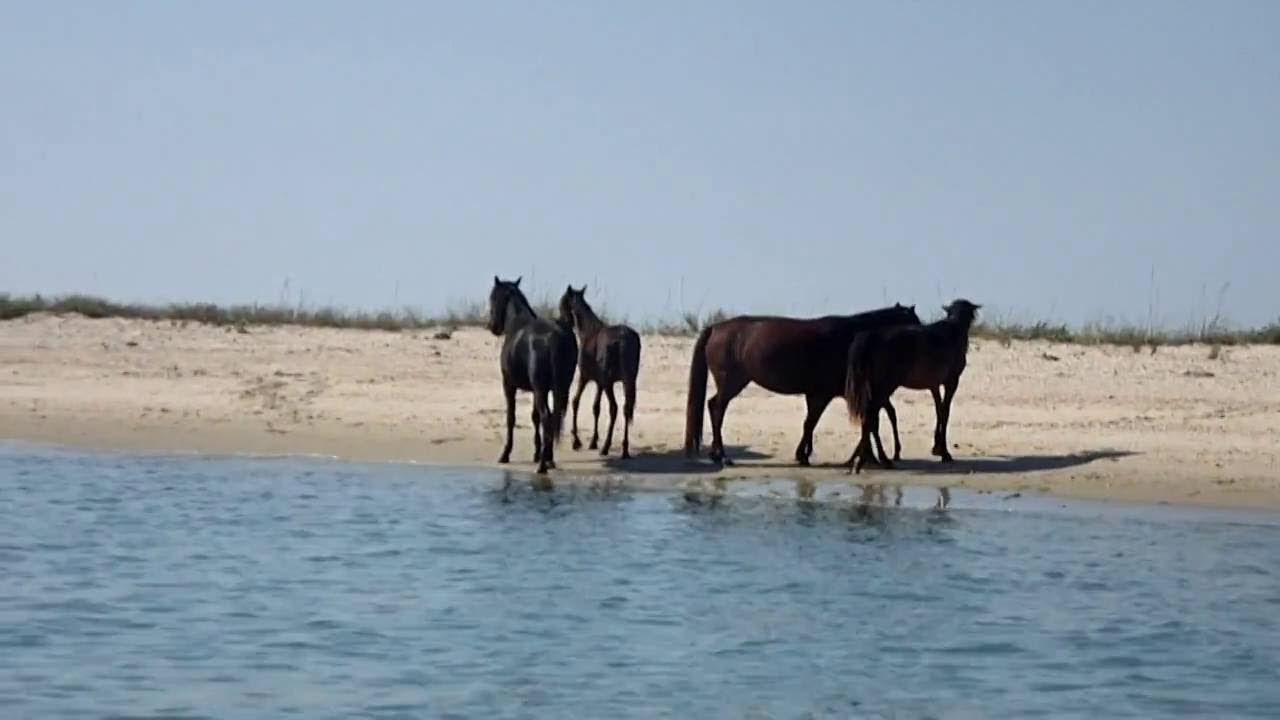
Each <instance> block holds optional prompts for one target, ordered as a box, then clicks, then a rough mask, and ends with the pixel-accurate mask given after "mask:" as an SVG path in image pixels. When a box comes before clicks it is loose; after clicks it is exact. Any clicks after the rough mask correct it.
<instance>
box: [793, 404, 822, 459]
mask: <svg viewBox="0 0 1280 720" xmlns="http://www.w3.org/2000/svg"><path fill="white" fill-rule="evenodd" d="M829 404H831V398H825V399H824V398H823V397H822V396H821V395H805V396H804V406H805V415H804V428H803V429H802V430H801V433H800V444H799V445H797V446H796V462H798V463H800V464H801V465H805V466H807V465H808V464H809V456H810V455H812V454H813V429H814V428H815V427H817V426H818V420H819V419H821V418H822V413H823V412H824V411H825V410H826V409H827V405H829Z"/></svg>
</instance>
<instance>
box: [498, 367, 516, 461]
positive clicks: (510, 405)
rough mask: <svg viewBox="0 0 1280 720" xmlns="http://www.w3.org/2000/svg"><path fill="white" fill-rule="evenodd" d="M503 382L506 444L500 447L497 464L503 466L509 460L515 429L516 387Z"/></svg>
mask: <svg viewBox="0 0 1280 720" xmlns="http://www.w3.org/2000/svg"><path fill="white" fill-rule="evenodd" d="M503 380H504V382H503V383H502V392H503V394H504V395H506V398H507V444H506V445H504V446H503V447H502V455H501V456H500V457H499V458H498V462H499V463H502V464H504V465H505V464H506V463H508V462H510V460H511V443H512V440H513V436H514V435H515V429H516V386H515V383H513V382H511V381H510V380H507V379H506V378H504V379H503Z"/></svg>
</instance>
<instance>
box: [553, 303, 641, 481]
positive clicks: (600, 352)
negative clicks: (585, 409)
mask: <svg viewBox="0 0 1280 720" xmlns="http://www.w3.org/2000/svg"><path fill="white" fill-rule="evenodd" d="M586 295H587V286H586V285H583V286H582V289H581V290H574V289H573V286H572V285H570V286H569V287H567V288H566V289H565V291H564V295H562V296H560V321H561V322H564V323H572V324H573V327H574V329H576V330H577V331H578V341H579V343H578V347H579V351H578V392H577V393H576V394H574V396H573V449H574V450H580V449H581V448H582V441H581V440H579V439H578V403H579V401H581V400H582V391H583V390H585V389H586V387H587V383H588V382H594V383H595V384H596V401H595V404H594V405H592V406H591V411H592V413H593V414H594V415H595V429H593V430H592V431H591V444H590V445H589V446H588V447H589V448H590V449H592V450H595V449H596V444H597V443H599V442H600V394H601V393H602V392H603V393H604V395H605V396H606V397H608V398H609V432H608V433H606V434H605V436H604V445H603V446H602V447H601V448H600V454H601V455H608V454H609V446H610V445H612V444H613V425H614V423H615V422H617V420H618V400H617V398H615V397H614V395H613V385H614V383H617V382H621V383H622V402H623V405H622V417H623V426H622V458H623V459H624V460H625V459H627V458H630V457H631V421H632V420H633V419H634V418H635V412H636V376H637V375H639V374H640V333H637V332H636V331H635V330H632V329H631V328H629V327H627V326H626V325H606V324H605V323H604V321H603V320H601V319H600V316H599V315H596V313H595V311H594V310H592V309H591V305H590V304H588V303H587V298H586Z"/></svg>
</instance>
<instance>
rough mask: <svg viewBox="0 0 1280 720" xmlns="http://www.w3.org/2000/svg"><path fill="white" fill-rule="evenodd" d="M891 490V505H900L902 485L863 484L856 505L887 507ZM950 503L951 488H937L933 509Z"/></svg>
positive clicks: (942, 508)
mask: <svg viewBox="0 0 1280 720" xmlns="http://www.w3.org/2000/svg"><path fill="white" fill-rule="evenodd" d="M890 490H892V491H893V502H892V506H893V507H902V486H901V485H863V486H862V491H861V493H860V494H859V496H858V506H859V508H860V509H865V508H868V507H872V506H874V507H889V506H890V502H889V491H890ZM950 505H951V490H950V489H949V488H947V487H939V488H938V499H937V500H936V501H935V502H934V504H933V509H935V510H946V509H947V508H948V507H949V506H950Z"/></svg>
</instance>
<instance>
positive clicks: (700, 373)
mask: <svg viewBox="0 0 1280 720" xmlns="http://www.w3.org/2000/svg"><path fill="white" fill-rule="evenodd" d="M710 338H711V328H706V329H705V330H703V331H702V334H700V335H698V340H697V342H695V343H694V344H693V360H692V361H690V363H689V402H688V405H687V406H686V407H685V415H684V454H685V456H686V457H693V456H694V455H696V454H697V453H698V451H699V450H700V449H702V414H703V412H705V409H704V407H703V406H704V405H705V404H706V400H707V340H709V339H710Z"/></svg>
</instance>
